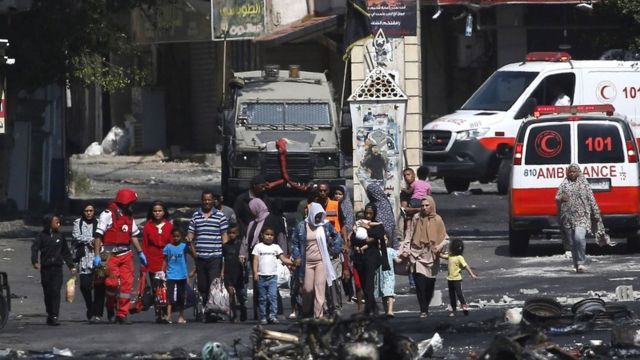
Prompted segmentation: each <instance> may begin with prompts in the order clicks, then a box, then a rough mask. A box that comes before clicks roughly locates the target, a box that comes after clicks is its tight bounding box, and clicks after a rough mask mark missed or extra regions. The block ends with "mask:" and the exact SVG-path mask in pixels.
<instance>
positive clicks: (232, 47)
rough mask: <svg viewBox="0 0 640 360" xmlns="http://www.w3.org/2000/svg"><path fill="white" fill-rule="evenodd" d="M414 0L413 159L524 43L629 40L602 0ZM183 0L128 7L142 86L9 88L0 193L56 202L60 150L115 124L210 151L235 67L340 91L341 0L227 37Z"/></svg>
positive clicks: (359, 69) (357, 59) (151, 143)
mask: <svg viewBox="0 0 640 360" xmlns="http://www.w3.org/2000/svg"><path fill="white" fill-rule="evenodd" d="M369 2H370V3H371V4H373V5H375V4H378V3H382V2H381V1H377V0H369ZM388 2H391V3H395V2H396V1H388ZM397 2H398V3H403V4H410V3H411V1H409V0H406V1H397ZM416 2H417V10H416V24H415V34H413V35H410V36H403V37H401V38H398V40H397V41H396V44H397V46H396V48H395V51H396V53H397V57H398V58H397V61H396V63H395V64H396V69H395V71H397V72H398V75H399V78H398V83H399V84H400V86H401V87H402V89H403V90H404V91H405V93H406V94H407V96H408V98H409V99H408V102H407V128H406V130H407V134H406V143H405V145H406V148H407V155H406V157H407V163H408V165H410V166H417V165H419V164H420V162H421V141H422V138H421V129H422V127H423V126H424V124H425V123H426V122H428V121H430V120H432V119H434V118H436V117H438V116H440V115H444V114H446V113H449V112H451V111H453V110H454V109H456V108H458V107H459V106H460V105H461V104H462V103H463V101H464V100H465V99H466V98H467V97H468V96H469V95H470V94H471V93H472V92H473V91H474V90H475V89H476V88H477V87H478V86H479V85H480V84H481V83H482V82H483V81H484V80H485V79H486V77H488V75H490V74H491V73H492V72H493V71H494V70H495V69H496V68H497V67H499V66H501V65H503V64H505V63H509V62H513V61H519V60H521V59H523V58H524V55H525V54H526V53H527V52H529V51H552V50H564V51H569V52H570V53H571V54H572V55H573V56H574V57H575V58H582V59H588V58H597V57H599V56H600V54H601V53H602V52H604V51H605V50H607V49H609V48H612V47H618V48H627V47H628V46H629V44H630V43H631V39H629V36H630V35H629V34H628V29H629V27H628V24H627V23H625V22H624V21H621V20H620V18H619V15H618V14H615V13H611V12H607V11H605V8H604V7H603V8H602V10H600V5H599V4H598V3H595V4H591V2H588V3H584V4H581V1H580V0H570V1H565V0H517V1H515V0H514V1H510V0H498V1H488V0H479V1H467V0H440V1H438V2H436V1H433V0H429V1H420V0H416ZM5 3H6V2H5ZM179 3H180V6H181V7H173V8H171V9H165V10H166V11H164V12H160V13H158V14H156V15H157V16H158V18H159V19H160V20H162V22H161V23H162V24H165V25H167V26H168V27H164V28H161V29H157V28H156V29H153V28H149V27H148V24H146V23H145V22H144V21H142V20H141V19H140V17H139V14H136V13H134V14H133V15H132V19H131V28H132V34H134V37H135V39H136V41H138V43H139V44H140V45H141V46H142V49H143V51H142V55H141V56H139V57H138V58H136V59H117V58H115V57H113V59H112V60H113V61H115V62H117V63H121V64H127V63H145V64H148V66H149V68H150V69H151V70H152V76H151V77H152V81H151V83H150V84H149V85H148V86H146V87H144V88H130V89H126V90H125V91H122V92H120V93H116V94H105V93H104V92H102V91H101V89H99V88H95V87H94V88H80V87H78V86H75V85H72V86H71V89H70V92H69V93H67V92H65V91H64V89H61V88H55V87H47V88H43V89H41V90H39V91H37V92H35V93H33V94H26V93H24V92H20V91H18V89H14V91H13V92H12V93H11V94H10V97H9V117H10V118H11V122H10V124H12V126H13V128H9V132H8V133H7V134H5V135H0V138H1V139H0V147H1V148H4V149H6V153H7V154H8V153H10V154H11V155H8V156H4V157H2V156H0V158H1V159H0V164H2V165H3V169H10V170H9V171H7V172H3V174H4V175H3V176H4V178H3V179H2V180H3V181H0V204H6V203H7V201H8V200H7V199H8V198H11V199H13V200H11V201H13V202H14V203H16V204H18V208H19V209H26V208H29V207H33V206H47V204H52V203H61V202H63V199H64V191H62V192H60V189H64V184H65V167H64V161H65V157H66V156H68V155H69V154H70V153H76V152H82V151H84V149H85V148H86V147H87V146H88V145H89V144H91V143H92V142H94V141H101V140H102V138H103V137H104V136H105V135H106V133H107V131H108V130H109V129H110V128H111V127H112V126H113V125H122V126H125V125H126V124H128V126H129V127H130V128H131V129H133V139H134V141H133V144H132V145H133V146H132V151H133V152H138V153H145V152H146V153H149V152H155V151H156V150H158V149H161V148H162V149H166V148H174V149H176V148H177V147H180V148H181V149H183V150H185V151H190V152H215V151H216V150H217V147H216V144H218V143H219V136H220V130H219V124H218V122H217V109H218V107H219V105H220V104H221V101H222V100H223V95H224V91H223V89H224V86H223V83H224V82H225V81H226V79H229V78H230V76H231V75H232V70H233V71H246V70H255V69H259V68H261V67H262V66H263V65H265V64H279V65H280V66H281V68H286V66H287V65H289V64H297V65H300V66H301V69H302V70H307V71H327V73H328V76H329V78H330V79H331V80H332V82H333V84H334V90H335V93H336V96H337V97H339V95H340V94H341V92H342V91H341V90H342V85H343V79H345V76H344V75H345V66H344V63H343V62H342V33H343V27H344V14H345V2H344V1H338V0H265V3H264V4H265V6H264V8H263V9H262V11H263V15H262V16H263V17H264V29H263V31H261V33H260V35H259V36H255V37H254V38H253V39H245V40H230V39H229V40H228V41H226V45H225V42H224V41H211V27H210V25H211V23H210V15H211V14H210V10H209V9H210V8H209V7H210V4H211V3H210V2H206V1H186V2H184V3H183V2H179ZM214 3H215V1H214ZM3 4H4V3H3ZM189 5H190V6H189ZM578 5H580V6H578ZM176 6H178V5H176ZM469 19H470V20H469ZM469 24H470V26H469ZM214 35H215V34H214ZM218 40H219V39H218ZM394 41H395V40H394ZM366 53H367V52H366V51H365V49H364V48H363V47H360V48H359V49H355V50H354V53H353V56H352V62H351V63H350V66H349V67H348V68H347V72H346V75H347V77H346V78H347V82H346V84H345V87H344V88H345V91H344V93H345V97H346V96H348V94H350V92H351V89H352V88H353V86H354V85H355V84H357V83H359V82H360V81H362V79H364V76H365V75H366V71H367V65H366V60H365V55H366ZM225 55H226V56H225ZM68 94H69V95H70V96H67V95H68ZM68 100H70V101H71V107H67V105H68ZM63 120H64V121H63ZM127 121H128V122H127ZM63 124H66V125H65V126H64V127H63ZM25 176H26V177H25ZM25 178H26V179H28V180H27V181H24V179H25ZM25 194H28V195H25Z"/></svg>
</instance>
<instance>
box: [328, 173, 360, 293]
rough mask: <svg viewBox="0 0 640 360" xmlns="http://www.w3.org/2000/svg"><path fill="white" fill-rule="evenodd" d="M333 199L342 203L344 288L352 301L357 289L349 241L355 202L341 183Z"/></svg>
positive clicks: (353, 219)
mask: <svg viewBox="0 0 640 360" xmlns="http://www.w3.org/2000/svg"><path fill="white" fill-rule="evenodd" d="M333 200H335V201H337V202H338V203H339V205H340V211H339V213H338V215H339V218H338V220H339V221H340V227H341V230H340V232H341V235H342V238H343V239H344V245H343V247H342V289H343V290H344V295H345V298H346V299H347V301H351V299H352V298H353V297H354V295H355V290H354V289H353V281H352V277H351V274H352V273H353V268H352V267H351V265H352V264H351V262H350V261H349V259H350V257H351V256H350V255H351V254H350V252H351V244H350V242H349V237H350V236H349V235H350V234H351V231H353V226H354V224H355V214H354V212H353V204H352V203H351V196H350V195H349V190H348V189H347V187H346V186H344V185H339V186H338V187H337V188H336V189H335V190H334V191H333Z"/></svg>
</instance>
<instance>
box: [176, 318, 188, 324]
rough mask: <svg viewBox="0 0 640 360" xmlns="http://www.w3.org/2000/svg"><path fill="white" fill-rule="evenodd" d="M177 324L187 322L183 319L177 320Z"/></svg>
mask: <svg viewBox="0 0 640 360" xmlns="http://www.w3.org/2000/svg"><path fill="white" fill-rule="evenodd" d="M177 323H178V324H186V323H187V320H185V319H178V321H177Z"/></svg>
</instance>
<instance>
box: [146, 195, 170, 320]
mask: <svg viewBox="0 0 640 360" xmlns="http://www.w3.org/2000/svg"><path fill="white" fill-rule="evenodd" d="M172 230H173V223H172V222H171V221H170V220H169V212H168V210H167V206H166V205H165V204H164V203H163V202H162V201H154V202H153V203H152V204H151V206H150V207H149V210H148V211H147V221H146V222H145V224H144V227H143V228H142V244H141V245H142V252H143V253H144V255H145V257H146V258H147V265H146V266H145V267H144V268H143V269H141V274H142V275H143V276H147V274H148V276H149V279H150V284H151V288H152V289H153V293H154V294H155V293H156V289H157V288H158V286H160V285H162V281H164V280H165V274H164V273H163V272H162V264H163V262H164V252H163V251H164V247H165V246H167V245H168V244H170V243H171V242H172V235H171V232H172ZM154 309H155V313H156V322H157V323H164V322H166V320H165V318H166V315H167V314H165V313H164V312H165V311H164V309H162V308H161V307H160V306H154Z"/></svg>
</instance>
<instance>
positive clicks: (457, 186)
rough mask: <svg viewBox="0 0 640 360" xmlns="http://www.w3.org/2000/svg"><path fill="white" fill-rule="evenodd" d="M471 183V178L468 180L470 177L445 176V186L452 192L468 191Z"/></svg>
mask: <svg viewBox="0 0 640 360" xmlns="http://www.w3.org/2000/svg"><path fill="white" fill-rule="evenodd" d="M470 183H471V180H468V179H460V178H452V177H445V178H444V187H445V188H446V189H447V192H448V193H452V192H454V191H467V190H469V184H470Z"/></svg>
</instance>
